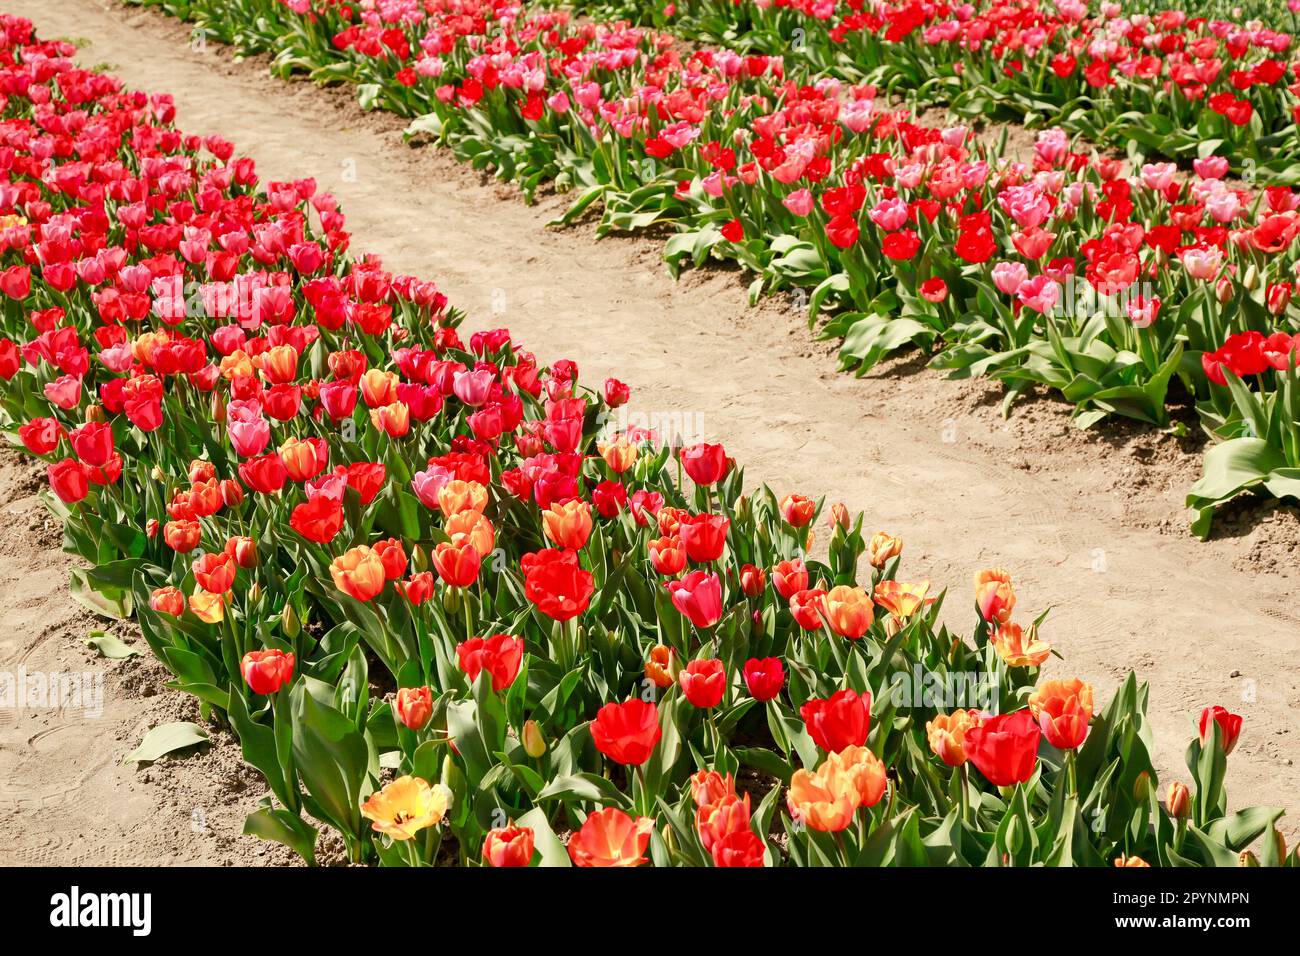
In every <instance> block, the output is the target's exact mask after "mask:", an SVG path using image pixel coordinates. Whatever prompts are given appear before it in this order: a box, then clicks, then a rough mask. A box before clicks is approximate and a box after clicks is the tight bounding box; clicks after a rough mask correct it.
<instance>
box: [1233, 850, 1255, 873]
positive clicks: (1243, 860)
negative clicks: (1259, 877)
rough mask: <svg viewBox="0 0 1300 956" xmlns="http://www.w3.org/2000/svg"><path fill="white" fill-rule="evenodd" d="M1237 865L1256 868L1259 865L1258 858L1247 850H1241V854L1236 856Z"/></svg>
mask: <svg viewBox="0 0 1300 956" xmlns="http://www.w3.org/2000/svg"><path fill="white" fill-rule="evenodd" d="M1237 866H1244V867H1247V868H1249V869H1256V868H1258V867H1259V859H1258V858H1257V857H1256V856H1255V854H1254V853H1252V852H1250V851H1249V850H1242V851H1241V855H1240V856H1238V857H1237Z"/></svg>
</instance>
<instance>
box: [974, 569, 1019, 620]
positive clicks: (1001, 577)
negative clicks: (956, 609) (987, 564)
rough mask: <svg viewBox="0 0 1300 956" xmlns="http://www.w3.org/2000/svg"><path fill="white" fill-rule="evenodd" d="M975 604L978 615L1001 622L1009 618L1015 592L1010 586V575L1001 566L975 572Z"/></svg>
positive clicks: (1013, 605) (1014, 601) (1014, 602)
mask: <svg viewBox="0 0 1300 956" xmlns="http://www.w3.org/2000/svg"><path fill="white" fill-rule="evenodd" d="M975 604H976V606H977V607H978V608H979V612H980V617H982V618H984V620H986V621H999V622H1000V623H1002V624H1005V623H1007V622H1008V621H1009V620H1011V611H1012V610H1013V609H1014V608H1015V606H1016V592H1015V590H1014V589H1013V588H1012V587H1011V575H1010V574H1009V573H1008V572H1006V571H1004V570H1003V569H1002V568H986V569H985V570H983V571H977V572H976V573H975Z"/></svg>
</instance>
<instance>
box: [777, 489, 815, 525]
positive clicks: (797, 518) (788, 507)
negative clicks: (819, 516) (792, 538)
mask: <svg viewBox="0 0 1300 956" xmlns="http://www.w3.org/2000/svg"><path fill="white" fill-rule="evenodd" d="M778 507H779V508H780V511H781V517H782V518H784V519H785V522H786V524H788V525H790V527H792V528H802V527H804V526H806V525H807V524H808V523H809V522H810V521H812V519H813V514H814V513H815V512H816V510H817V502H815V501H813V500H812V499H811V498H807V497H805V496H804V495H794V494H791V495H786V496H785V497H784V498H782V499H781V503H780V505H779V506H778Z"/></svg>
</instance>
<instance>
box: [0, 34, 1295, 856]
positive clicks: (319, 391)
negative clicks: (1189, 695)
mask: <svg viewBox="0 0 1300 956" xmlns="http://www.w3.org/2000/svg"><path fill="white" fill-rule="evenodd" d="M72 52H73V47H72V46H71V44H69V43H67V42H64V41H41V40H39V39H38V38H37V37H35V36H34V34H33V29H32V25H31V24H30V23H29V22H27V21H24V20H20V19H16V18H12V17H0V93H2V94H3V118H2V119H0V135H2V136H3V140H4V142H3V149H2V150H0V216H3V217H4V222H5V227H4V230H3V232H0V242H2V243H3V246H4V251H3V254H2V255H3V260H2V261H0V266H2V269H0V272H3V274H4V275H5V276H7V277H9V278H6V279H5V282H6V283H7V286H8V287H7V288H6V296H7V298H6V300H5V301H6V303H7V304H6V307H5V309H4V312H3V319H2V321H3V327H4V332H5V335H6V339H5V342H7V343H9V344H8V345H6V346H5V350H6V352H7V354H8V355H9V356H10V361H11V367H8V366H7V367H6V369H5V371H6V374H5V375H4V381H5V384H4V386H3V389H2V390H0V404H2V407H3V415H4V422H5V426H6V429H7V431H8V433H9V434H11V435H12V436H13V438H14V440H15V441H16V442H18V443H20V444H21V445H22V446H23V447H24V448H26V450H27V451H28V452H29V453H30V454H32V455H33V456H35V457H37V458H39V459H40V460H42V461H44V462H45V463H46V465H47V470H48V478H49V485H50V488H49V491H48V492H45V493H44V495H43V497H44V499H45V500H46V501H47V503H48V505H49V506H50V508H51V509H52V511H53V512H54V513H55V514H56V515H57V516H58V517H59V518H60V519H61V521H62V522H63V526H64V529H65V535H66V537H65V544H66V546H67V548H68V549H69V550H70V551H72V552H73V553H75V554H77V555H79V556H80V558H81V559H82V560H83V561H84V562H85V564H84V567H83V568H82V569H81V570H78V571H77V572H75V574H74V576H73V591H72V594H73V596H74V597H76V598H77V599H78V600H80V601H82V602H83V603H86V604H87V605H89V606H90V607H92V608H94V609H95V610H96V611H97V612H99V613H101V614H107V615H118V616H126V615H134V616H135V617H136V619H137V620H138V621H139V624H140V627H141V629H142V631H143V634H144V637H145V639H146V641H147V642H148V644H149V647H150V648H151V650H152V651H153V653H154V654H155V655H156V656H157V657H158V659H159V660H160V661H161V662H162V663H163V664H164V665H165V666H166V667H167V668H168V669H169V670H170V671H171V672H172V673H173V674H174V676H175V679H174V682H173V683H172V685H171V686H173V687H175V688H177V689H179V690H182V691H185V692H187V693H190V694H192V695H194V696H195V697H197V698H198V699H199V700H200V701H201V702H202V707H203V711H204V713H205V714H206V715H207V716H209V717H211V718H212V719H214V720H218V721H221V722H224V723H225V724H227V725H228V726H229V728H230V730H231V731H232V732H233V733H234V735H235V736H236V737H237V738H238V740H239V742H240V745H241V747H242V750H243V754H244V757H245V758H246V760H247V761H248V762H249V763H250V764H252V765H253V766H255V767H256V768H257V769H258V770H259V771H260V772H261V773H262V774H263V775H264V777H265V779H266V784H267V788H268V791H269V792H268V794H267V796H266V798H265V801H264V805H263V806H262V807H261V808H260V809H258V810H257V811H256V812H255V813H253V814H252V815H251V816H250V817H249V818H248V821H247V824H246V830H247V832H248V833H250V834H253V835H256V836H259V837H262V838H266V839H272V840H276V841H279V842H282V843H284V844H286V845H288V846H290V847H292V848H293V849H294V850H295V851H297V852H298V853H299V854H301V855H302V857H303V858H304V859H306V860H308V861H313V860H314V859H315V854H316V846H317V840H318V835H319V831H320V829H321V828H328V829H330V830H332V831H334V832H335V833H337V834H338V835H339V837H340V838H341V840H342V841H343V843H344V845H345V846H346V848H347V851H348V855H349V858H350V859H352V860H354V861H358V862H371V863H379V864H383V865H394V866H421V865H429V864H433V863H450V862H455V863H460V864H464V865H489V866H531V865H557V866H565V865H571V864H572V865H577V866H635V865H639V864H643V863H647V862H653V863H654V864H655V865H659V866H667V865H703V866H708V865H713V866H776V865H826V864H836V865H886V864H897V865H904V864H916V863H922V864H953V865H958V864H977V865H978V864H992V865H1013V864H1014V865H1030V864H1053V865H1065V864H1082V865H1112V864H1114V863H1117V862H1118V863H1122V864H1124V865H1142V864H1143V863H1146V864H1150V865H1180V866H1181V865H1220V864H1222V865H1233V864H1236V863H1237V862H1238V861H1239V859H1246V860H1250V861H1256V862H1261V863H1265V864H1275V865H1283V864H1285V865H1295V864H1296V862H1297V855H1296V854H1295V853H1294V852H1290V851H1288V850H1287V848H1286V847H1285V845H1284V844H1283V842H1282V841H1281V838H1280V837H1279V836H1278V834H1277V831H1276V830H1275V828H1274V824H1275V822H1276V821H1277V819H1278V818H1279V817H1280V816H1281V813H1282V811H1281V809H1261V808H1255V809H1246V810H1236V811H1230V809H1229V806H1228V802H1227V796H1226V791H1225V784H1224V781H1225V772H1226V766H1227V760H1228V755H1229V754H1230V752H1231V751H1232V749H1233V747H1234V746H1235V744H1236V741H1237V739H1238V736H1239V734H1240V733H1242V732H1243V731H1242V726H1241V723H1242V722H1241V718H1240V717H1238V716H1236V715H1233V714H1231V713H1229V712H1228V711H1226V710H1224V709H1222V708H1207V709H1206V711H1205V712H1204V713H1203V714H1202V716H1201V721H1200V726H1199V728H1198V731H1197V739H1196V740H1195V741H1194V742H1193V744H1192V745H1191V748H1190V750H1189V755H1188V776H1187V778H1186V779H1187V782H1186V783H1184V782H1183V781H1181V780H1180V781H1175V782H1174V783H1173V784H1172V785H1171V786H1170V788H1169V790H1168V793H1167V796H1166V798H1165V799H1164V800H1163V801H1162V799H1161V796H1160V794H1159V792H1158V788H1157V780H1156V772H1155V768H1154V766H1153V764H1152V760H1151V739H1150V728H1149V726H1148V724H1147V722H1146V717H1145V709H1146V697H1147V691H1146V687H1145V685H1142V684H1140V683H1139V682H1138V681H1137V680H1136V678H1134V677H1133V676H1132V675H1130V676H1129V678H1128V679H1127V680H1126V681H1125V682H1123V683H1122V684H1121V686H1120V687H1119V688H1118V690H1117V691H1116V693H1115V694H1114V695H1113V697H1112V698H1111V699H1110V701H1109V702H1107V703H1106V704H1105V705H1104V706H1100V707H1099V706H1098V703H1097V702H1096V701H1095V699H1094V693H1093V689H1092V688H1091V687H1090V686H1089V685H1088V684H1087V683H1085V682H1082V681H1080V680H1077V679H1069V680H1059V679H1054V680H1042V681H1040V679H1039V673H1040V668H1041V667H1042V665H1043V664H1044V663H1045V662H1046V661H1047V659H1048V657H1049V656H1050V655H1051V653H1052V649H1051V648H1050V646H1049V645H1048V644H1047V643H1046V642H1045V641H1044V639H1043V637H1042V636H1041V629H1042V625H1043V620H1044V617H1045V615H1039V616H1038V617H1037V618H1033V617H1031V616H1030V615H1026V614H1024V613H1023V609H1022V610H1021V611H1017V605H1018V602H1019V596H1018V595H1017V593H1016V590H1015V588H1014V587H1013V585H1012V580H1011V576H1010V575H1009V574H1008V573H1007V572H1006V571H1004V570H999V569H992V570H985V571H981V572H980V573H978V574H977V575H976V576H975V580H974V591H973V605H972V606H969V611H968V613H969V614H970V616H971V619H973V621H974V627H973V629H972V631H971V632H970V633H969V634H966V633H957V632H954V631H952V630H950V629H949V626H948V624H947V623H945V622H944V620H942V619H941V617H940V614H941V610H942V606H943V603H944V601H945V597H946V592H943V591H940V590H939V589H937V588H935V587H933V586H932V585H931V584H930V583H929V582H928V581H924V580H920V579H917V578H910V579H900V578H899V570H900V566H901V561H902V552H903V550H904V543H903V541H902V540H901V539H899V538H897V537H894V536H891V535H889V534H886V533H884V532H878V533H874V534H872V533H870V531H869V528H868V527H867V526H866V525H865V521H864V517H863V516H862V515H856V516H855V515H852V514H850V513H849V512H848V510H847V509H846V508H844V507H843V506H842V505H833V506H831V507H829V508H826V507H825V503H824V502H823V501H821V500H817V499H812V498H809V497H806V496H803V495H798V494H788V495H785V496H783V497H778V496H777V495H776V494H774V493H773V492H772V491H771V490H769V489H768V488H767V487H765V486H764V487H760V488H759V489H757V490H756V491H752V492H749V493H746V491H745V481H744V475H743V470H742V468H741V466H740V464H739V463H737V462H735V461H734V460H733V459H732V458H730V457H729V456H728V455H727V453H726V451H725V449H724V448H723V447H721V446H719V445H716V444H710V443H707V442H701V443H696V444H693V445H690V446H688V447H674V446H671V445H668V444H665V443H663V442H660V441H658V440H657V439H656V436H654V435H652V434H649V433H646V432H644V431H642V430H637V429H626V428H619V427H618V426H617V421H616V415H617V409H618V408H619V407H620V406H621V405H622V404H623V403H624V402H625V401H626V400H627V398H628V394H629V390H628V389H627V387H626V386H625V385H623V384H622V383H620V382H618V381H617V380H613V379H611V380H609V381H607V382H605V383H604V385H603V387H602V388H600V389H599V390H593V389H590V388H588V387H586V386H584V385H582V384H581V382H580V381H579V376H578V369H577V368H576V367H575V366H574V364H573V363H572V362H569V361H565V360H560V361H556V362H553V363H551V364H550V365H543V364H541V363H540V362H539V361H538V360H537V359H536V358H535V357H534V356H533V355H532V354H530V353H529V352H527V351H525V350H524V349H523V348H522V347H521V346H520V345H519V343H517V342H516V341H514V339H513V338H512V337H511V335H510V333H509V332H508V331H506V330H504V329H492V330H482V331H477V332H474V333H473V334H468V335H465V334H462V332H461V330H460V325H461V319H462V317H461V315H460V314H459V313H458V312H456V311H455V310H454V309H452V308H451V307H450V306H449V305H448V303H447V302H446V300H445V298H444V297H443V296H442V294H441V293H439V292H438V290H437V288H436V286H434V285H433V284H432V283H429V282H426V281H422V280H419V279H416V278H413V277H410V276H401V275H394V274H391V273H389V272H387V271H386V270H384V269H383V267H382V265H381V264H380V263H379V262H377V261H376V260H374V259H373V258H366V257H361V258H357V257H354V256H353V255H352V254H350V252H349V250H348V235H347V232H346V230H345V222H344V220H343V217H342V215H341V213H340V212H339V210H338V208H337V203H336V202H335V201H334V199H333V198H332V197H330V196H329V195H328V194H324V193H321V192H320V191H318V190H317V189H316V186H315V183H314V182H313V181H312V180H310V179H301V180H295V181H292V182H268V183H262V182H261V181H260V180H259V179H258V177H257V175H256V171H255V168H254V166H253V163H252V162H251V161H250V160H248V159H246V158H243V157H238V156H236V155H235V153H234V150H233V147H232V145H231V144H230V143H229V142H227V141H225V140H223V139H220V138H218V137H208V138H199V137H194V136H189V135H186V134H185V133H183V132H181V131H180V130H179V129H177V128H176V127H175V126H174V125H173V119H174V117H173V113H174V109H173V107H172V104H171V102H170V101H169V99H168V98H166V97H163V96H149V95H146V94H144V93H139V92H133V91H129V90H126V89H124V88H123V86H122V84H121V83H120V82H119V81H118V80H116V79H114V78H113V77H111V76H107V75H104V74H100V73H94V72H89V71H85V70H81V69H79V68H77V67H76V66H74V65H73V62H72V60H71V59H70V55H71V53H72ZM818 535H821V536H822V537H823V538H825V539H826V540H825V543H824V551H821V550H817V549H818V548H820V547H821V546H822V545H821V544H820V543H819V542H818V541H817V540H816V539H817V537H818ZM814 554H820V555H823V556H821V557H814V556H813V555H814ZM971 596H972V595H969V594H968V595H967V596H965V597H964V598H963V602H965V601H968V600H970V597H971ZM963 616H965V615H963ZM1261 839H1262V843H1260V842H1259V841H1261ZM1256 843H1259V849H1258V851H1253V850H1251V846H1252V844H1256Z"/></svg>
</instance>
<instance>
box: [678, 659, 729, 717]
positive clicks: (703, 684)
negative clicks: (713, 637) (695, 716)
mask: <svg viewBox="0 0 1300 956" xmlns="http://www.w3.org/2000/svg"><path fill="white" fill-rule="evenodd" d="M677 683H678V684H679V685H681V688H682V694H683V695H685V697H686V699H687V700H689V701H690V702H691V704H693V705H694V706H696V707H699V708H700V709H701V710H704V709H707V708H709V707H717V706H718V705H719V704H721V703H722V695H723V693H724V692H725V691H726V689H727V672H726V670H725V668H724V667H723V665H722V661H720V660H717V659H716V658H715V659H713V660H704V661H691V662H690V663H689V664H687V665H686V667H685V668H683V669H682V671H681V672H680V673H678V675H677Z"/></svg>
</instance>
